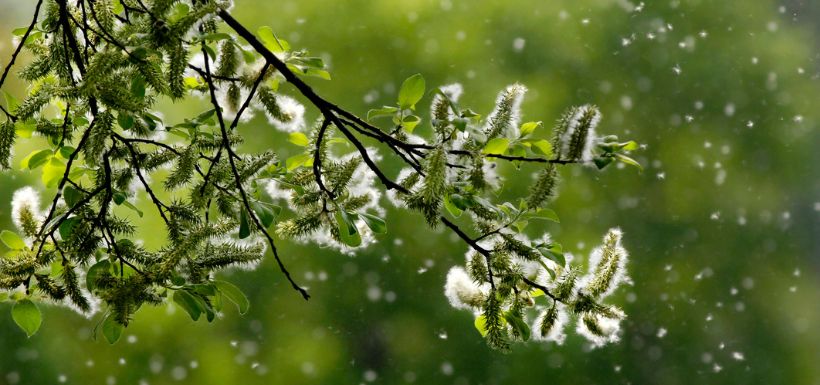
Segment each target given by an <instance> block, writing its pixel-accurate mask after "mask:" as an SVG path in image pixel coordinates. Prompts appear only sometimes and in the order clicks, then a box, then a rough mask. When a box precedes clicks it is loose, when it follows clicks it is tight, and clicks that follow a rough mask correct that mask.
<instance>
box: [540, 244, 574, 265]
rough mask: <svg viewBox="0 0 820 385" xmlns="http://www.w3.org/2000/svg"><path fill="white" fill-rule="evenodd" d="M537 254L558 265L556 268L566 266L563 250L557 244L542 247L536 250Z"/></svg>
mask: <svg viewBox="0 0 820 385" xmlns="http://www.w3.org/2000/svg"><path fill="white" fill-rule="evenodd" d="M537 249H538V251H539V252H541V254H542V255H543V256H545V257H547V258H548V259H549V260H551V261H553V262H555V263H557V264H558V266H561V267H563V266H566V265H567V259H566V257H565V256H564V249H563V247H561V245H560V244H558V243H553V244H551V245H547V246H542V247H538V248H537Z"/></svg>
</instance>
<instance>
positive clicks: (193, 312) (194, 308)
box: [174, 290, 205, 321]
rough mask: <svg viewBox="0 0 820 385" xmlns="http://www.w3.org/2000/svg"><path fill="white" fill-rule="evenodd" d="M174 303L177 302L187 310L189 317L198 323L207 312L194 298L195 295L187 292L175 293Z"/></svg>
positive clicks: (179, 291)
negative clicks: (203, 313) (200, 317)
mask: <svg viewBox="0 0 820 385" xmlns="http://www.w3.org/2000/svg"><path fill="white" fill-rule="evenodd" d="M174 302H176V304H177V305H179V307H181V308H182V309H183V310H185V311H186V312H187V313H188V315H190V316H191V319H192V320H194V321H196V320H198V319H199V316H200V315H202V312H204V311H205V307H204V306H202V304H201V303H200V301H198V300H197V299H196V297H194V295H193V294H191V293H189V292H188V291H186V290H177V291H175V292H174Z"/></svg>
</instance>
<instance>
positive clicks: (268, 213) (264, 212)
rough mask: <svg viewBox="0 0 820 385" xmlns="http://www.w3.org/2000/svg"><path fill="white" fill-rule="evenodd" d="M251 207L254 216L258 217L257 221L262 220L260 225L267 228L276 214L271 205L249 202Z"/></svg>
mask: <svg viewBox="0 0 820 385" xmlns="http://www.w3.org/2000/svg"><path fill="white" fill-rule="evenodd" d="M251 208H252V209H253V212H255V213H256V217H257V218H259V221H260V222H262V226H264V227H265V228H268V227H270V225H271V224H273V220H274V219H275V218H276V214H275V213H274V212H273V209H272V208H271V207H269V206H268V205H266V204H264V203H260V202H251Z"/></svg>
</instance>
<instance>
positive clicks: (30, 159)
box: [20, 150, 54, 170]
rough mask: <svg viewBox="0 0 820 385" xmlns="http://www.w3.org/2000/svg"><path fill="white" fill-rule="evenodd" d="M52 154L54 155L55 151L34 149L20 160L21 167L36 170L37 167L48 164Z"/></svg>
mask: <svg viewBox="0 0 820 385" xmlns="http://www.w3.org/2000/svg"><path fill="white" fill-rule="evenodd" d="M52 156H54V152H53V151H51V150H35V151H32V152H31V153H30V154H28V156H26V157H25V158H23V160H22V161H21V162H20V168H21V169H29V170H34V169H36V168H37V167H40V166H42V165H44V164H46V163H47V162H48V161H49V160H50V159H51V157H52Z"/></svg>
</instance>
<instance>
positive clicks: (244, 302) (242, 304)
mask: <svg viewBox="0 0 820 385" xmlns="http://www.w3.org/2000/svg"><path fill="white" fill-rule="evenodd" d="M214 285H216V288H217V289H219V291H220V292H221V293H222V295H224V296H225V297H226V298H228V299H229V300H231V302H233V303H235V304H236V307H237V308H238V309H239V314H245V313H247V312H248V308H249V307H250V305H251V304H250V302H249V301H248V297H247V296H245V293H243V292H242V290H240V289H239V288H238V287H236V286H235V285H234V284H232V283H230V282H227V281H214Z"/></svg>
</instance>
